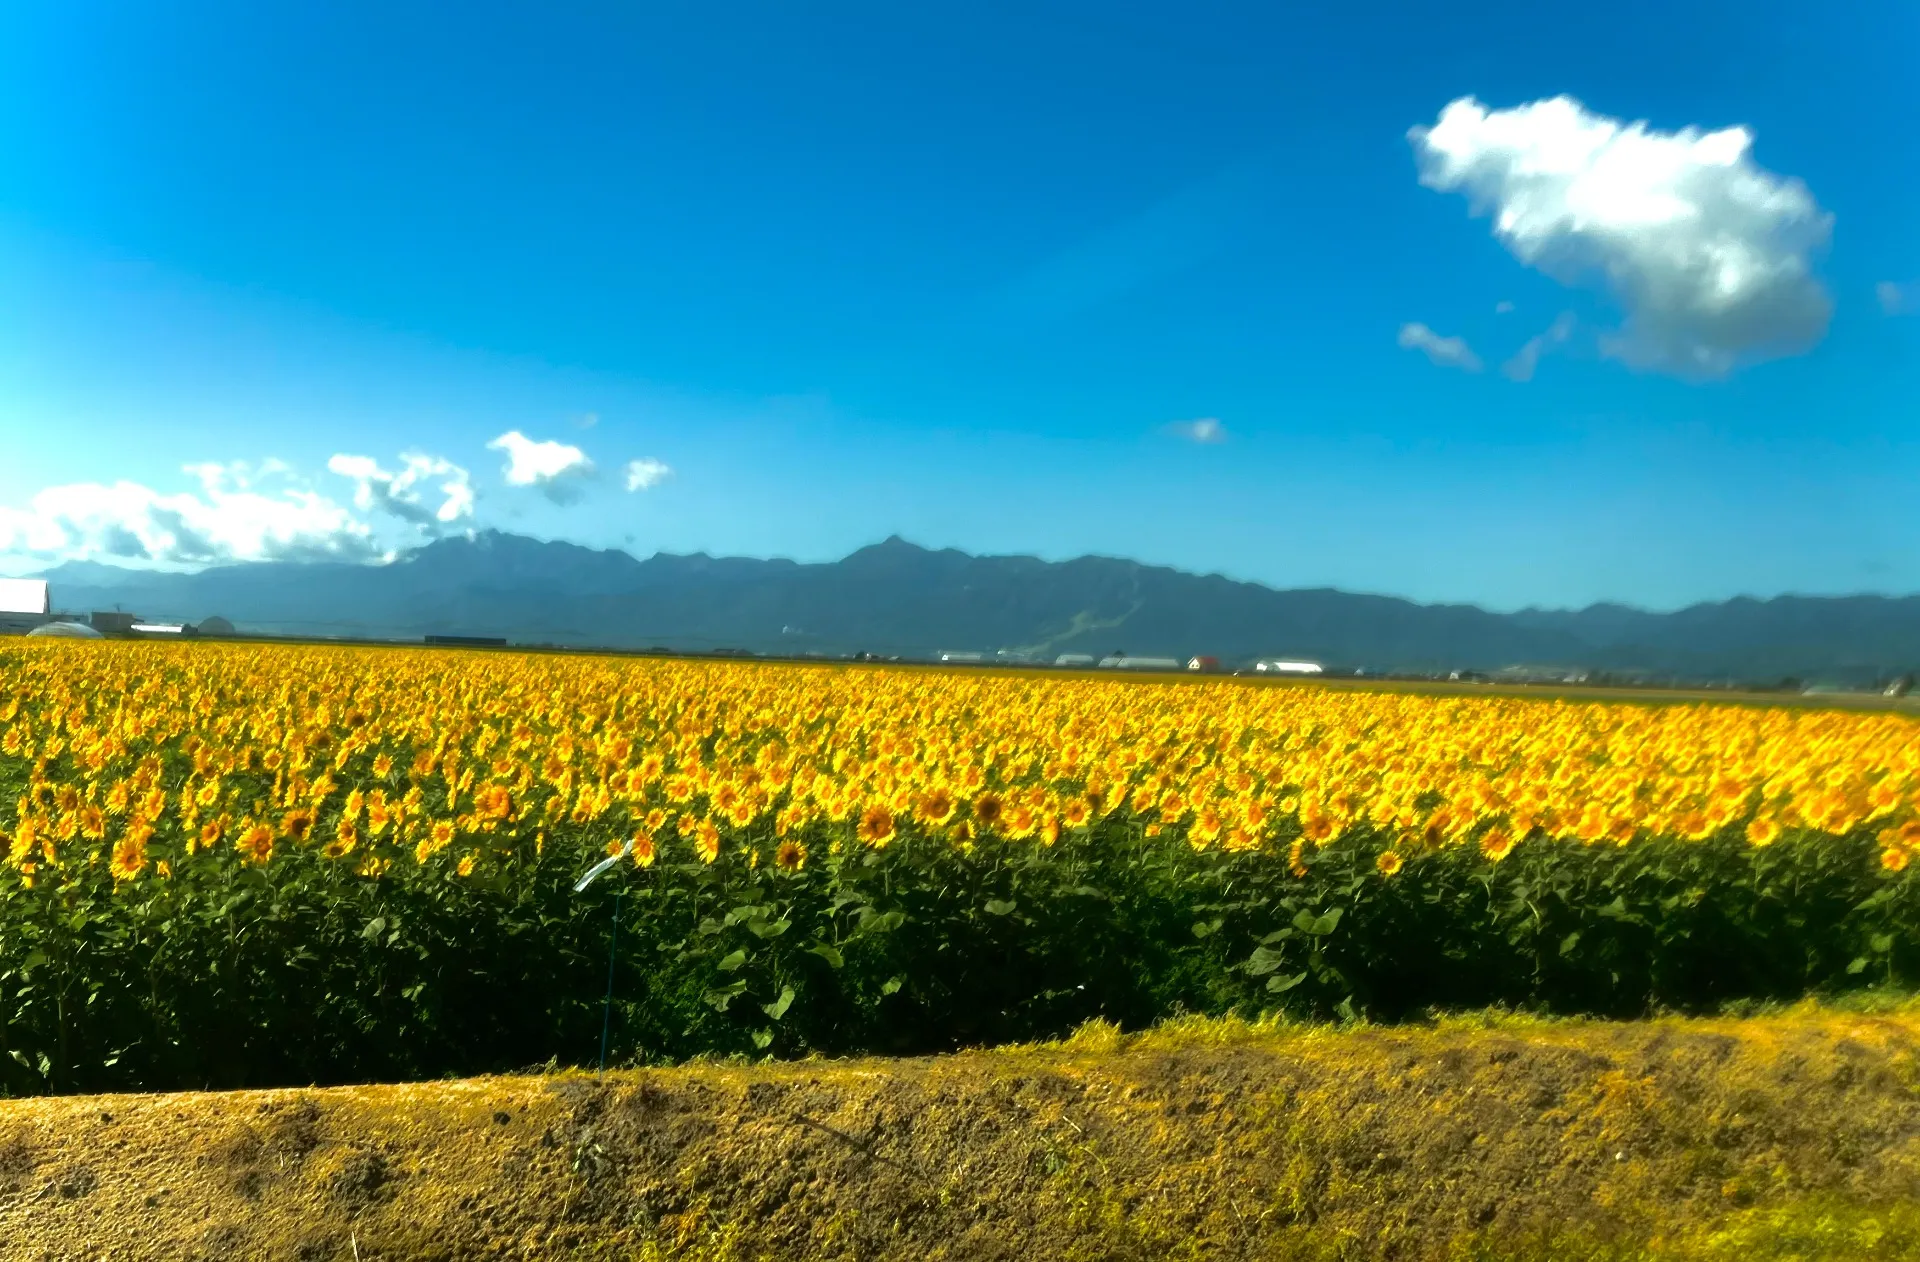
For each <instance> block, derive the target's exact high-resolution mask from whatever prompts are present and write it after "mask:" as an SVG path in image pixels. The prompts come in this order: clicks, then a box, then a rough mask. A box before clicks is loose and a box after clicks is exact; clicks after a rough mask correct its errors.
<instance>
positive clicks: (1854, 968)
mask: <svg viewBox="0 0 1920 1262" xmlns="http://www.w3.org/2000/svg"><path fill="white" fill-rule="evenodd" d="M1866 971H1867V957H1866V956H1864V955H1856V956H1854V957H1853V962H1852V963H1851V964H1849V965H1847V973H1848V975H1849V976H1851V975H1853V974H1856V973H1864V972H1866Z"/></svg>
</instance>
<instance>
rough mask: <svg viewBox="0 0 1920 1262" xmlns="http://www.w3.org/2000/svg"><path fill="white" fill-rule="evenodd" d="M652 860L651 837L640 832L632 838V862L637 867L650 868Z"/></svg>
mask: <svg viewBox="0 0 1920 1262" xmlns="http://www.w3.org/2000/svg"><path fill="white" fill-rule="evenodd" d="M653 860H654V850H653V838H652V837H649V836H648V835H647V834H646V833H641V834H639V835H638V836H636V837H635V838H634V839H633V864H634V866H635V867H638V868H650V867H652V866H653Z"/></svg>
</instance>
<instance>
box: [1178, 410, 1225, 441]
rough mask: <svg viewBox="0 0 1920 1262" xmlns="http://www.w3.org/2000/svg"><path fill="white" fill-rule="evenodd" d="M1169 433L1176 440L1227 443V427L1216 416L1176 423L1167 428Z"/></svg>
mask: <svg viewBox="0 0 1920 1262" xmlns="http://www.w3.org/2000/svg"><path fill="white" fill-rule="evenodd" d="M1166 430H1167V433H1169V434H1172V435H1173V436H1174V437H1175V438H1184V439H1186V440H1187V441H1188V442H1192V443H1224V442H1226V441H1227V427H1226V426H1224V425H1222V424H1221V423H1220V418H1219V417H1216V416H1202V417H1197V418H1195V419H1194V420H1191V421H1175V422H1174V423H1173V424H1171V425H1169V426H1167V427H1166Z"/></svg>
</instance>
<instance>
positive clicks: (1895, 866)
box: [1880, 846, 1908, 872]
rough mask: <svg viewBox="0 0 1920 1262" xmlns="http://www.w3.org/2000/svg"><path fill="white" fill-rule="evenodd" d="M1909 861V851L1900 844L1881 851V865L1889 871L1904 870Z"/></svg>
mask: <svg viewBox="0 0 1920 1262" xmlns="http://www.w3.org/2000/svg"><path fill="white" fill-rule="evenodd" d="M1907 862H1908V858H1907V852H1906V851H1905V850H1902V849H1900V848H1899V847H1898V846H1889V847H1888V848H1887V849H1885V850H1882V851H1881V852H1880V866H1881V867H1883V868H1885V869H1886V870H1887V871H1889V872H1900V871H1904V870H1905V869H1906V866H1907Z"/></svg>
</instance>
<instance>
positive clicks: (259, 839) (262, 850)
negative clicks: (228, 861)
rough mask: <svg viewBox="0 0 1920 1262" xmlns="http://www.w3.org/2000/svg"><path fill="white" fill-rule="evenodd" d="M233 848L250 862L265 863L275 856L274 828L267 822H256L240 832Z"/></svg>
mask: <svg viewBox="0 0 1920 1262" xmlns="http://www.w3.org/2000/svg"><path fill="white" fill-rule="evenodd" d="M233 848H234V849H235V850H237V851H239V853H240V857H241V858H243V859H245V860H246V861H247V862H248V863H265V862H266V861H267V860H268V859H271V858H272V857H273V830H272V829H271V828H268V827H267V826H266V825H265V824H254V825H252V826H251V827H249V828H248V829H247V830H246V831H245V832H243V833H241V834H240V836H239V838H238V839H237V840H236V841H235V842H234V843H233Z"/></svg>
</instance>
